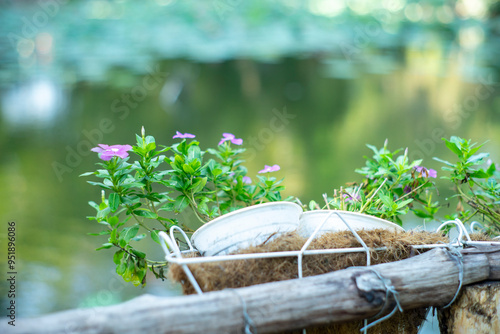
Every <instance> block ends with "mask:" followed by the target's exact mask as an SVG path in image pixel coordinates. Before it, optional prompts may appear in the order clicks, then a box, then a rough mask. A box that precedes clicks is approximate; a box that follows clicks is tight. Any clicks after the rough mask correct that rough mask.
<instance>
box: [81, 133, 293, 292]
mask: <svg viewBox="0 0 500 334" xmlns="http://www.w3.org/2000/svg"><path fill="white" fill-rule="evenodd" d="M136 139H137V143H136V145H135V146H132V149H131V150H132V152H133V153H134V154H135V156H136V158H137V159H136V160H135V161H133V162H131V161H130V158H129V157H128V156H127V157H125V158H121V157H119V156H114V157H112V158H111V159H110V160H109V161H105V160H104V161H102V162H99V163H97V165H98V166H99V167H100V168H99V169H97V171H95V172H90V173H84V174H82V176H89V175H94V176H96V177H97V178H99V179H100V182H94V181H88V183H90V184H92V185H95V186H99V187H101V188H102V189H103V191H102V198H101V203H100V204H96V203H94V202H89V204H90V205H91V206H92V207H93V208H94V209H95V210H96V214H95V216H92V217H89V219H91V220H95V221H97V223H99V224H102V225H104V226H105V230H104V231H102V232H100V233H97V234H94V235H99V236H101V235H107V236H108V240H107V241H106V242H105V243H104V244H103V245H102V246H101V247H99V248H97V250H100V249H109V248H112V247H115V248H117V249H118V250H117V252H116V253H115V257H114V260H115V264H116V272H117V273H118V274H119V275H121V276H122V277H123V279H124V280H125V281H129V282H132V283H133V284H134V285H141V284H142V285H144V284H146V278H145V277H146V276H145V274H146V271H147V268H149V269H150V270H151V271H152V272H153V273H154V274H155V275H156V276H157V277H160V278H163V270H164V267H165V266H166V265H167V263H166V262H165V261H152V260H149V259H147V258H146V254H144V253H142V252H140V251H139V250H137V249H136V247H137V246H136V243H137V242H138V241H140V240H141V239H143V238H145V237H148V236H149V238H151V239H152V240H153V241H154V242H157V243H160V239H159V236H158V233H159V232H160V231H165V232H168V231H169V230H170V228H171V227H172V226H174V225H179V222H178V221H177V220H176V219H172V218H169V217H168V215H169V214H170V217H171V216H172V213H173V214H178V213H181V212H183V211H184V210H186V209H190V210H191V211H192V212H193V213H194V214H195V215H196V217H198V219H199V220H200V222H201V223H206V222H208V221H210V220H212V219H214V218H216V217H218V216H220V215H222V214H225V213H228V212H231V211H233V210H236V209H239V208H243V207H246V206H250V205H254V204H256V203H263V202H270V201H280V200H281V199H282V198H281V194H280V192H281V191H282V190H284V186H283V185H281V183H282V181H283V180H282V179H281V180H277V179H276V178H275V177H270V176H269V175H267V176H260V175H259V176H258V182H257V183H256V184H252V183H251V182H249V178H248V176H246V174H247V169H246V168H245V167H244V166H243V165H242V163H243V160H242V159H241V158H240V156H241V154H242V153H243V152H244V151H245V149H243V148H234V147H232V146H231V142H230V141H228V140H226V141H224V142H222V143H221V144H220V145H218V146H217V148H216V149H214V148H209V149H207V151H202V150H201V148H200V143H199V142H198V141H196V140H189V141H188V140H187V139H182V138H181V141H180V142H178V143H174V144H173V145H171V146H162V145H157V143H156V141H155V138H154V137H153V136H146V135H145V133H144V131H143V133H142V136H139V135H136ZM167 152H168V153H170V155H169V156H167V155H166V153H167ZM208 156H212V158H207V157H208ZM267 174H268V173H267ZM106 193H108V195H107V197H106ZM180 227H181V228H182V229H184V230H185V231H186V232H188V233H190V232H193V231H192V230H191V229H190V228H188V227H187V226H185V225H182V224H181V225H180ZM140 231H143V232H145V233H143V234H139V232H140Z"/></svg>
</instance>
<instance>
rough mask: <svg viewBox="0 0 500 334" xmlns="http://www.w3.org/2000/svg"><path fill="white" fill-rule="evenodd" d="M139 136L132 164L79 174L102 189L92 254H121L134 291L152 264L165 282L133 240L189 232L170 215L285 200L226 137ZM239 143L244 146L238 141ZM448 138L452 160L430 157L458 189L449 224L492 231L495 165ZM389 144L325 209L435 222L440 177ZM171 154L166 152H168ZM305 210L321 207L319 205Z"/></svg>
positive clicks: (498, 190) (160, 268)
mask: <svg viewBox="0 0 500 334" xmlns="http://www.w3.org/2000/svg"><path fill="white" fill-rule="evenodd" d="M226 135H227V134H224V136H225V137H226ZM231 136H232V135H231ZM136 137H137V144H136V146H133V147H132V148H131V150H132V152H133V153H134V154H135V155H136V157H137V159H136V160H135V161H133V162H129V159H130V158H129V157H128V155H124V156H125V157H118V156H115V157H113V158H111V159H110V160H109V161H103V162H99V163H97V165H98V166H99V167H100V168H99V169H97V170H96V171H95V172H91V173H85V174H82V175H83V176H89V175H94V176H96V177H97V178H98V179H100V182H95V181H88V182H89V183H90V184H92V185H96V186H99V187H101V188H102V189H103V190H102V198H101V203H99V204H97V203H95V202H89V205H90V206H91V207H93V208H94V209H95V210H96V214H95V216H91V217H88V218H89V219H90V220H95V221H96V222H97V223H99V224H101V225H104V227H105V229H104V230H103V231H101V232H99V233H95V234H93V235H97V236H106V237H107V240H106V242H105V243H103V244H102V246H100V247H99V248H97V250H100V249H110V248H115V249H117V250H116V252H115V254H114V257H113V260H114V262H115V265H116V272H117V273H118V274H119V275H121V276H122V277H123V279H124V280H125V281H127V282H132V283H133V284H134V285H136V286H137V285H144V284H146V272H147V270H148V268H149V269H150V270H151V272H152V273H153V274H154V275H155V276H156V277H157V278H161V279H163V278H164V270H165V267H166V265H167V263H166V262H165V261H152V260H150V259H148V258H147V255H146V254H145V253H143V252H141V251H139V250H138V249H137V248H136V247H137V242H139V241H140V240H142V239H144V238H151V240H153V241H154V242H156V243H160V238H159V236H158V233H159V232H160V231H165V232H168V231H169V230H170V228H171V227H172V226H179V227H181V228H182V229H184V231H186V232H187V233H190V232H193V231H192V230H190V229H189V228H188V227H187V226H185V225H183V224H181V223H179V222H178V221H177V220H176V219H173V218H171V217H170V218H169V217H167V216H166V215H168V214H170V215H172V214H178V213H180V212H183V211H184V210H191V211H192V212H193V213H194V214H195V216H196V217H197V218H198V219H199V220H200V222H201V223H205V222H208V221H210V220H212V219H214V218H216V217H218V216H220V215H223V214H225V213H229V212H231V211H233V210H237V209H239V208H243V207H246V206H251V205H254V204H258V203H263V202H272V201H281V200H283V199H282V197H281V191H283V190H284V189H285V187H284V186H283V185H282V182H283V179H279V180H278V179H277V178H275V177H271V176H269V172H271V171H275V170H277V169H279V166H273V167H270V166H266V168H265V169H264V170H262V171H260V172H259V173H263V174H264V175H265V176H264V175H262V174H261V175H257V176H256V179H257V182H256V183H252V182H251V180H250V179H249V177H248V176H247V169H246V168H245V167H244V166H243V164H242V163H243V160H242V159H241V158H240V157H241V154H242V153H243V152H244V151H245V150H244V149H243V148H234V147H232V146H231V143H232V140H230V139H229V137H228V138H226V139H224V138H223V140H222V141H221V143H219V145H218V146H217V148H208V149H207V150H206V151H202V150H201V148H200V143H199V142H198V141H196V140H189V141H188V140H187V139H182V138H181V141H180V142H178V143H174V144H173V145H171V146H161V145H157V143H156V141H155V138H154V137H152V136H145V134H144V131H143V133H142V136H139V135H137V136H136ZM232 138H233V139H234V136H233V137H232ZM236 140H238V142H237V143H238V144H239V143H241V139H236ZM444 142H445V145H446V147H447V148H448V149H449V150H450V151H451V152H452V153H453V154H454V155H455V156H456V158H457V159H456V161H455V162H449V161H446V160H442V159H438V158H434V159H435V160H437V161H440V162H441V163H443V164H444V165H445V166H444V167H442V169H443V170H444V171H447V172H448V174H449V175H447V176H443V177H442V178H443V179H446V180H448V181H449V182H451V183H452V184H453V185H454V187H455V190H456V194H455V195H454V196H453V198H454V199H456V200H457V201H458V204H457V208H458V210H457V212H456V213H455V214H454V215H452V216H446V217H445V218H447V219H454V218H460V219H461V220H462V221H464V222H467V221H469V220H471V219H472V218H479V219H481V221H482V223H483V224H484V226H485V227H486V229H487V232H488V233H490V234H498V233H499V232H500V208H499V204H500V183H499V179H498V177H499V175H500V174H499V172H498V171H497V170H496V166H495V164H494V163H488V164H486V167H485V168H480V167H479V166H480V165H482V164H484V159H486V158H487V157H488V156H489V154H488V153H480V152H479V149H480V148H481V147H482V145H476V144H475V143H471V142H470V140H468V141H467V140H464V139H462V138H459V137H451V138H450V139H449V140H448V139H444ZM387 145H388V143H387V141H386V142H385V143H384V145H383V147H382V148H380V149H379V148H377V147H375V146H372V145H367V146H368V148H369V149H370V150H371V151H372V152H373V154H372V156H371V157H365V159H366V163H365V166H363V167H361V168H359V169H356V170H355V171H356V172H357V173H358V174H360V175H362V176H363V179H362V181H361V182H360V183H351V184H349V185H348V186H346V187H341V188H340V189H335V190H334V192H333V196H332V197H328V196H327V195H326V194H325V195H324V199H325V203H326V205H325V206H324V208H329V209H339V210H347V211H355V212H360V213H365V214H369V215H373V216H376V217H380V218H383V219H387V220H390V221H393V222H395V223H397V224H399V225H402V224H403V221H402V217H403V216H405V215H406V214H408V213H409V212H412V213H413V214H414V215H415V216H416V217H418V218H421V219H424V220H434V219H436V214H437V213H438V211H439V209H440V207H441V205H440V204H439V202H438V201H435V200H433V196H434V192H436V191H437V189H436V186H435V184H434V182H432V179H433V178H436V176H437V172H436V171H435V170H433V169H428V168H426V167H423V166H421V162H422V161H421V160H415V161H410V160H409V158H408V150H407V149H406V150H404V151H402V150H395V151H391V150H389V148H388V146H387ZM128 147H130V146H128ZM167 152H169V153H170V155H168V156H167V155H165V154H166V153H167ZM106 193H108V195H107V196H106ZM292 198H293V197H292ZM285 200H291V198H287V199H285ZM297 200H298V199H297ZM298 201H299V202H300V200H298ZM465 206H467V208H465ZM307 208H308V209H309V210H317V209H321V207H320V206H319V204H318V203H316V202H315V201H311V202H309V205H308V207H307ZM307 208H305V209H307ZM141 232H143V233H141Z"/></svg>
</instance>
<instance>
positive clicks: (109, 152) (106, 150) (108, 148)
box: [91, 144, 132, 161]
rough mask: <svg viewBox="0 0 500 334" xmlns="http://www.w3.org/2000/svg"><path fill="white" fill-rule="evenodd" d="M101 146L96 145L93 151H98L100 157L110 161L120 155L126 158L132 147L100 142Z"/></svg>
mask: <svg viewBox="0 0 500 334" xmlns="http://www.w3.org/2000/svg"><path fill="white" fill-rule="evenodd" d="M99 146H100V147H94V148H92V149H91V151H92V152H97V153H98V154H99V158H100V159H102V160H104V161H109V160H111V158H113V157H119V158H122V159H125V158H126V157H128V153H127V151H130V150H131V149H132V146H130V145H106V144H99Z"/></svg>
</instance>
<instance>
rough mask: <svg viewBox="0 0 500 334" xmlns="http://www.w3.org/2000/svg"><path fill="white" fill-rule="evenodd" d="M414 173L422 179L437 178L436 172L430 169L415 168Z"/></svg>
mask: <svg viewBox="0 0 500 334" xmlns="http://www.w3.org/2000/svg"><path fill="white" fill-rule="evenodd" d="M415 171H416V172H417V173H419V174H420V176H422V177H433V178H436V177H437V172H436V170H434V169H432V168H425V167H423V166H415Z"/></svg>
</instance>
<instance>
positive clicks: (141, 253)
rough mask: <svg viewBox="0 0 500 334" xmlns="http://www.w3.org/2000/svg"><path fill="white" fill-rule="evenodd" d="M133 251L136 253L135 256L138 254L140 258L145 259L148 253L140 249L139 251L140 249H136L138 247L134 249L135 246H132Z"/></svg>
mask: <svg viewBox="0 0 500 334" xmlns="http://www.w3.org/2000/svg"><path fill="white" fill-rule="evenodd" d="M131 251H132V254H134V255H135V256H137V257H138V258H141V259H144V258H145V257H146V254H145V253H143V252H140V251H138V250H136V249H133V248H132V250H131Z"/></svg>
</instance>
